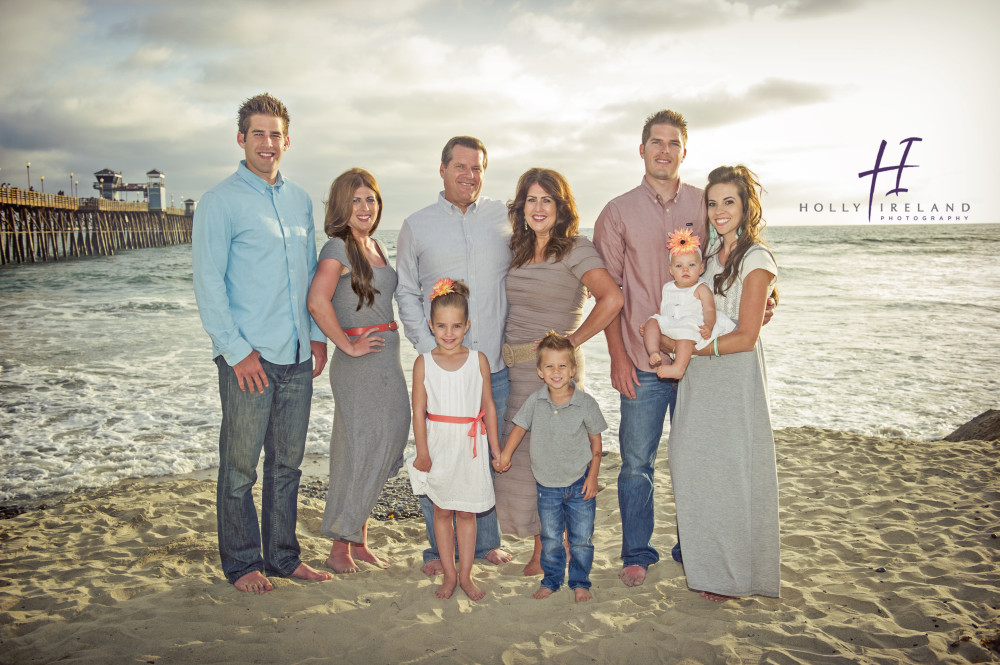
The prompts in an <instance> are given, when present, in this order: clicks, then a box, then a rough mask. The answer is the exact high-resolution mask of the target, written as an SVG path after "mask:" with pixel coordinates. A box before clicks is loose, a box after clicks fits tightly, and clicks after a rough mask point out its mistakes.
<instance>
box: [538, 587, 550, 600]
mask: <svg viewBox="0 0 1000 665" xmlns="http://www.w3.org/2000/svg"><path fill="white" fill-rule="evenodd" d="M552 594H553V591H552V589H550V588H548V587H547V586H540V587H538V591H536V592H535V596H534V598H535V600H541V599H542V598H548V597H549V596H551V595H552Z"/></svg>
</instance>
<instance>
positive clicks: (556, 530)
mask: <svg viewBox="0 0 1000 665" xmlns="http://www.w3.org/2000/svg"><path fill="white" fill-rule="evenodd" d="M586 479H587V474H586V473H585V474H583V476H582V477H581V478H580V479H579V480H577V481H576V482H575V483H573V484H572V485H570V486H569V487H545V486H544V485H539V486H538V517H539V519H540V520H541V522H542V572H544V573H545V577H543V578H542V586H543V587H545V588H547V589H552V590H553V591H558V590H559V587H561V586H562V583H563V579H564V577H565V575H566V548H565V547H563V532H565V533H566V538H567V539H568V540H569V588H570V589H589V588H590V567H591V566H592V565H593V563H594V543H593V541H591V538H592V537H593V535H594V517H595V516H596V515H597V498H596V497H594V498H592V499H586V500H584V498H583V483H584V481H585V480H586Z"/></svg>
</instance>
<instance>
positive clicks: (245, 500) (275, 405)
mask: <svg viewBox="0 0 1000 665" xmlns="http://www.w3.org/2000/svg"><path fill="white" fill-rule="evenodd" d="M215 364H216V365H217V366H218V369H219V396H220V398H221V400H222V429H221V431H220V433H219V482H218V489H217V495H216V514H217V516H218V521H219V556H220V558H221V559H222V571H223V573H225V575H226V579H227V580H229V582H230V583H233V582H236V580H238V579H239V578H240V577H242V576H243V575H246V574H247V573H250V572H253V571H261V572H263V573H264V574H265V575H275V576H278V577H287V576H289V575H291V574H292V573H293V572H294V571H295V569H296V568H298V566H299V564H300V563H301V562H302V561H301V559H300V558H299V554H300V549H299V541H298V539H297V538H296V537H295V522H296V519H297V507H298V495H299V478H300V477H301V475H302V472H301V471H300V470H299V466H300V465H301V464H302V456H303V454H304V453H305V445H306V430H307V428H308V426H309V407H310V405H311V403H312V389H313V386H312V381H313V380H312V359H311V358H310V359H309V360H306V361H303V362H301V363H297V364H293V365H275V364H274V363H270V362H268V361H266V360H264V359H263V358H261V359H260V364H261V367H263V368H264V373H265V374H266V375H267V381H268V385H267V387H266V388H264V392H263V393H259V392H250V391H249V390H247V391H245V392H244V391H242V390H240V387H239V383H238V382H237V380H236V373H235V372H234V371H233V368H232V367H230V366H229V365H228V364H227V363H226V361H225V360H224V359H223V357H222V356H218V357H216V358H215ZM261 450H263V451H264V482H263V485H262V491H261V513H262V515H261V517H262V519H261V524H260V526H259V527H258V523H257V508H256V506H254V500H253V491H252V490H253V485H254V483H255V482H256V481H257V462H258V461H259V460H260V453H261ZM262 541H263V550H262V548H261V545H262ZM262 551H263V556H262Z"/></svg>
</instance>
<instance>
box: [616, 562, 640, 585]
mask: <svg viewBox="0 0 1000 665" xmlns="http://www.w3.org/2000/svg"><path fill="white" fill-rule="evenodd" d="M618 579H620V580H621V581H622V583H623V584H624V585H625V586H642V583H643V582H645V581H646V569H645V568H643V567H642V566H625V567H624V568H622V572H620V573H618Z"/></svg>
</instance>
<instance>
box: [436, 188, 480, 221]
mask: <svg viewBox="0 0 1000 665" xmlns="http://www.w3.org/2000/svg"><path fill="white" fill-rule="evenodd" d="M482 200H483V195H482V194H480V195H479V198H478V199H476V200H475V201H473V202H472V203H470V204H469V208H468V209H467V210H466V211H465V212H464V213H463V212H462V209H461V208H459V207H458V206H457V205H455V204H454V203H452V202H451V201H449V200H448V199H446V198H445V197H444V190H441V191H440V192H439V193H438V205H439V206H441V207H442V208H443V209H444V211H445V212H447V213H448V214H449V215H453V214H459V215H463V214H468V213H471V212H476V211H477V210H478V209H479V203H480V202H481V201H482Z"/></svg>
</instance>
